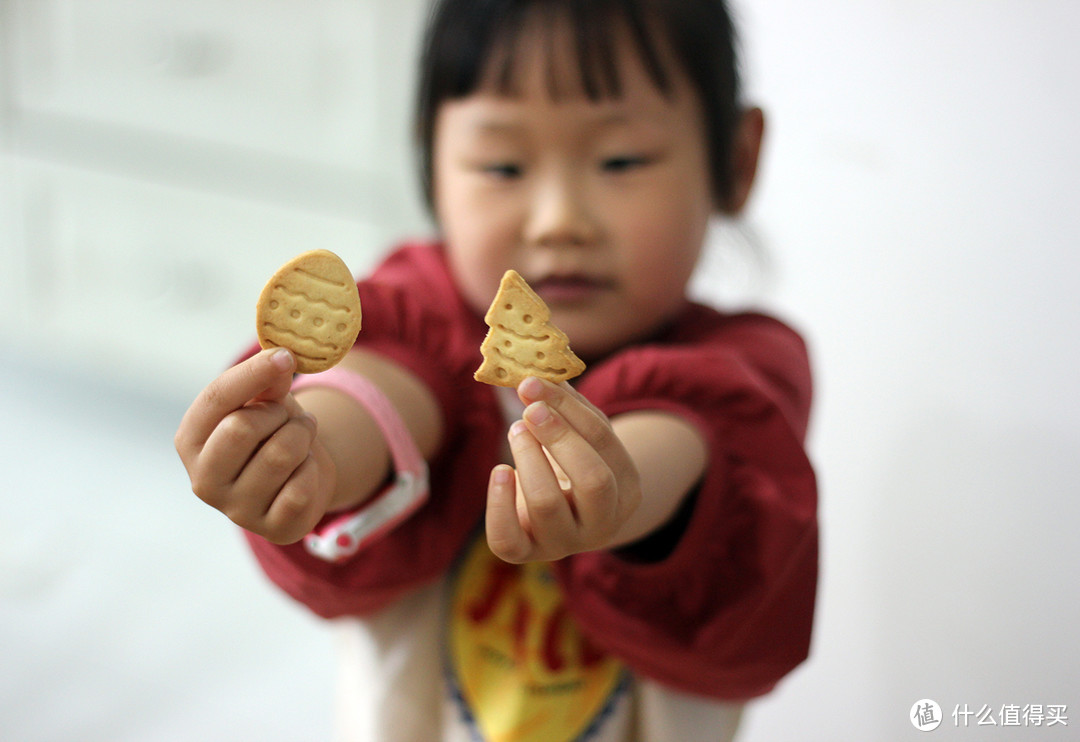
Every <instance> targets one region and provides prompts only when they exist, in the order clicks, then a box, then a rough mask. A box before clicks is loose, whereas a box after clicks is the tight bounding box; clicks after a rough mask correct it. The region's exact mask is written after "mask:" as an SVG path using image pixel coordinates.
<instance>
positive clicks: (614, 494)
mask: <svg viewBox="0 0 1080 742" xmlns="http://www.w3.org/2000/svg"><path fill="white" fill-rule="evenodd" d="M523 418H524V420H525V424H526V425H527V426H528V428H529V432H531V433H532V435H533V437H534V438H535V439H536V441H537V442H538V443H539V444H540V445H541V446H542V447H543V448H542V450H543V451H544V452H545V453H548V454H550V457H551V459H552V460H553V462H554V463H553V472H554V473H555V476H556V478H558V476H559V471H558V470H559V469H561V470H562V473H563V474H564V475H565V477H566V478H567V479H569V481H570V494H569V497H570V498H571V499H570V504H571V507H572V508H573V512H574V513H575V515H576V518H577V521H578V522H579V523H580V524H581V526H583V527H584V528H586V529H594V528H596V527H599V526H601V525H602V524H605V523H611V522H612V519H613V518H614V516H615V514H616V510H617V506H618V487H617V482H616V479H615V474H614V473H613V472H612V469H611V467H610V466H609V465H608V463H607V461H606V460H605V459H604V457H603V456H602V455H601V454H600V453H599V452H598V451H597V450H596V449H595V448H593V447H592V445H590V443H589V442H588V441H587V440H585V438H584V437H583V436H582V435H581V434H580V433H578V432H577V431H576V430H575V429H574V428H572V427H571V426H570V425H568V424H567V423H566V421H565V420H564V419H563V418H562V416H561V415H559V414H558V413H556V412H554V411H553V410H552V409H551V408H550V407H548V406H547V404H546V403H545V402H533V403H532V404H531V405H529V406H528V407H526V408H525V412H524V413H523Z"/></svg>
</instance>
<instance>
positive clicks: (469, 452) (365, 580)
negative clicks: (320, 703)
mask: <svg viewBox="0 0 1080 742" xmlns="http://www.w3.org/2000/svg"><path fill="white" fill-rule="evenodd" d="M359 289H360V301H361V306H362V307H363V312H364V324H363V328H362V330H361V332H360V336H359V337H358V338H357V345H358V346H361V347H365V348H368V349H371V350H375V351H377V352H379V353H381V354H382V355H384V356H386V357H388V358H391V359H392V360H394V361H396V362H397V363H400V364H401V365H402V366H404V367H405V368H407V369H409V370H410V371H411V372H412V373H414V374H416V376H418V377H419V378H420V379H421V380H422V381H424V383H426V384H427V386H428V388H429V389H430V390H431V391H432V393H433V394H434V395H435V397H436V398H437V400H438V402H439V404H440V406H441V408H442V410H443V413H444V421H445V429H444V440H445V441H446V442H445V443H444V445H443V449H442V450H441V451H440V452H439V454H438V455H437V456H436V457H435V459H434V460H433V461H431V462H429V464H430V467H429V468H430V480H431V494H430V497H429V499H428V501H427V503H425V504H424V506H423V507H422V508H421V509H420V510H418V511H417V512H416V513H415V514H413V515H412V516H410V517H409V518H408V519H407V520H405V521H404V522H402V523H401V524H400V525H399V526H397V527H396V528H395V529H393V530H392V531H391V532H389V533H388V534H387V535H385V536H383V537H382V538H380V539H378V540H376V541H374V542H373V543H371V544H369V545H366V546H365V547H363V548H362V549H361V551H360V552H359V553H358V554H357V555H356V556H354V557H352V558H351V559H349V560H348V561H346V562H344V563H341V564H331V563H328V562H325V561H323V560H321V559H318V558H316V557H314V556H311V555H310V554H308V553H307V551H306V550H305V549H304V547H303V545H302V544H299V543H298V544H293V545H290V546H285V547H280V546H276V545H274V544H271V543H270V542H268V541H266V540H265V539H262V538H260V537H258V536H255V535H253V534H250V533H248V534H246V536H247V539H248V541H249V543H250V545H251V548H252V550H253V552H254V554H255V557H256V558H257V560H258V562H259V564H260V565H261V566H262V568H263V570H264V571H265V572H266V573H267V575H268V576H269V577H270V579H271V580H272V581H273V582H274V583H275V584H277V585H278V586H279V587H280V588H281V589H282V590H284V591H285V592H286V593H288V594H289V595H291V596H292V597H294V598H295V599H297V600H299V601H300V602H302V603H304V604H305V605H307V606H308V607H309V608H310V609H311V610H312V611H314V612H315V613H316V614H318V615H320V616H323V617H326V618H332V617H336V616H342V615H364V614H368V613H371V612H373V611H375V610H378V609H379V608H381V607H383V606H385V605H387V604H388V603H390V602H392V601H393V600H395V599H396V598H398V597H400V596H401V595H402V594H403V593H404V592H406V591H408V590H410V589H412V588H415V587H417V586H419V585H422V584H425V583H427V582H430V581H433V580H435V579H438V578H439V577H440V576H441V575H443V574H444V573H445V572H446V571H447V570H448V569H449V568H450V566H451V565H452V563H453V562H454V559H455V558H456V556H457V554H458V553H459V551H460V550H461V548H462V546H463V544H464V543H465V542H466V541H467V540H468V539H469V538H470V537H471V536H473V535H474V533H475V529H476V526H477V524H478V523H480V522H481V521H482V520H483V513H484V507H485V498H486V494H487V477H488V472H490V471H491V468H492V467H493V466H494V465H495V464H496V463H497V462H496V461H495V456H496V454H497V452H498V450H499V441H500V440H501V439H502V435H503V433H502V430H501V429H500V424H501V417H500V414H499V412H498V409H497V405H496V401H495V397H494V395H492V394H491V392H490V390H489V389H488V388H487V387H485V386H484V385H482V384H477V383H476V382H475V381H473V378H472V372H473V370H474V368H475V366H476V364H477V363H478V358H479V355H478V354H479V350H478V349H479V347H480V340H481V339H482V338H483V335H484V330H485V329H486V328H485V327H484V325H483V321H482V320H480V319H479V318H476V317H474V316H473V315H472V314H471V313H470V312H469V311H468V310H467V309H466V308H465V307H464V306H463V305H462V303H461V300H460V298H459V295H458V294H457V292H456V291H455V290H454V288H453V286H452V284H451V283H450V282H449V279H448V275H447V272H446V269H445V265H444V263H443V262H442V257H441V254H440V253H439V251H438V250H437V249H435V248H433V247H430V246H415V247H407V248H405V249H403V250H399V251H398V252H396V253H394V254H393V255H391V256H390V257H389V258H388V259H387V260H386V262H384V263H383V264H382V265H381V266H380V267H379V268H378V269H377V270H376V271H375V273H374V274H373V275H372V277H371V278H370V279H369V280H366V281H362V282H361V283H360V284H359ZM449 483H453V491H452V492H451V490H450V489H449V486H448V485H449Z"/></svg>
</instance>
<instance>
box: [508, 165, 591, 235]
mask: <svg viewBox="0 0 1080 742" xmlns="http://www.w3.org/2000/svg"><path fill="white" fill-rule="evenodd" d="M531 201H532V202H531V204H530V208H529V216H528V223H527V224H526V227H525V238H526V239H527V240H528V242H529V243H530V244H533V245H540V246H544V247H559V246H584V245H588V244H590V243H592V242H594V241H595V240H596V238H597V235H598V228H597V223H596V221H595V219H594V217H593V214H592V210H591V208H590V203H589V199H588V194H587V193H586V188H585V186H584V184H582V183H581V182H580V181H579V180H578V179H577V178H575V177H574V176H572V175H569V174H568V175H562V176H554V177H551V178H547V179H544V180H543V181H541V182H540V183H537V184H536V187H535V188H534V190H533V192H532V194H531Z"/></svg>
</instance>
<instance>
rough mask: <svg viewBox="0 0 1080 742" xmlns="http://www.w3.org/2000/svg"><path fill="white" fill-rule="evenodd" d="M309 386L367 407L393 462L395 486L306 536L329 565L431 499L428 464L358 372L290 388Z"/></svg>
mask: <svg viewBox="0 0 1080 742" xmlns="http://www.w3.org/2000/svg"><path fill="white" fill-rule="evenodd" d="M310 387H323V388H327V389H336V390H338V391H340V392H344V393H345V394H348V395H349V396H350V397H352V398H353V399H355V400H356V401H357V402H359V403H360V404H361V405H363V407H364V408H365V409H366V410H367V411H368V412H369V413H370V414H371V416H372V417H373V418H374V419H375V422H376V423H377V424H378V426H379V429H380V430H381V431H382V433H383V435H384V436H385V438H386V443H387V445H388V446H389V447H390V456H391V457H392V459H393V464H394V482H393V483H392V484H390V485H389V486H388V487H386V488H385V489H384V490H383V491H382V492H379V493H378V494H376V495H375V496H374V497H372V498H371V499H370V500H368V501H366V502H365V503H363V504H362V505H361V506H360V507H359V508H357V509H356V510H352V511H349V512H346V513H342V514H341V515H340V516H338V517H336V518H334V519H333V520H331V521H330V522H329V523H326V524H325V525H323V527H322V528H320V529H318V530H316V531H312V532H311V533H309V534H308V535H307V536H305V537H304V546H305V548H306V549H307V551H308V553H310V554H312V555H313V556H316V557H319V558H320V559H324V560H326V561H328V562H340V561H342V560H344V559H347V558H348V557H351V556H352V555H353V554H355V553H356V552H357V551H359V550H360V547H361V546H363V545H364V544H365V543H367V542H369V541H372V540H374V539H376V538H378V537H379V536H381V535H383V534H385V533H386V532H388V531H390V530H391V529H393V528H394V527H395V526H396V525H397V524H398V523H400V522H401V521H403V520H404V519H405V518H408V517H409V516H410V515H412V513H413V512H415V511H416V509H417V508H419V507H420V506H421V505H422V504H423V503H424V502H425V501H426V500H427V496H428V470H427V463H426V462H425V461H424V457H423V456H421V455H420V450H419V449H418V448H417V447H416V442H415V441H414V440H413V438H412V435H411V434H410V433H409V430H408V428H406V427H405V423H404V422H403V421H402V419H401V416H400V415H399V414H398V412H397V410H396V409H394V406H393V405H392V404H391V403H390V400H388V399H387V398H386V395H385V394H383V393H382V390H381V389H379V387H377V386H376V385H375V384H373V383H372V382H370V381H368V380H367V379H366V378H364V377H363V376H361V375H360V374H357V373H354V372H352V371H349V370H347V369H344V368H342V367H341V366H337V367H335V368H332V369H330V370H329V371H324V372H322V373H320V374H308V375H301V376H298V377H297V378H296V379H295V380H294V381H293V386H292V389H293V391H294V392H295V391H298V390H300V389H307V388H310Z"/></svg>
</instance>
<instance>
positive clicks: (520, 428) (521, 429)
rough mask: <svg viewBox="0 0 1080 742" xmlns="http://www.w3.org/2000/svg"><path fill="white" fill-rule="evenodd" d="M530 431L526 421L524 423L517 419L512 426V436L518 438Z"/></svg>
mask: <svg viewBox="0 0 1080 742" xmlns="http://www.w3.org/2000/svg"><path fill="white" fill-rule="evenodd" d="M528 431H529V429H528V428H527V427H526V426H525V423H523V422H522V421H521V420H517V421H516V422H515V423H514V424H513V425H511V426H510V437H511V438H516V437H517V436H519V435H521V434H522V433H527V432H528Z"/></svg>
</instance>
